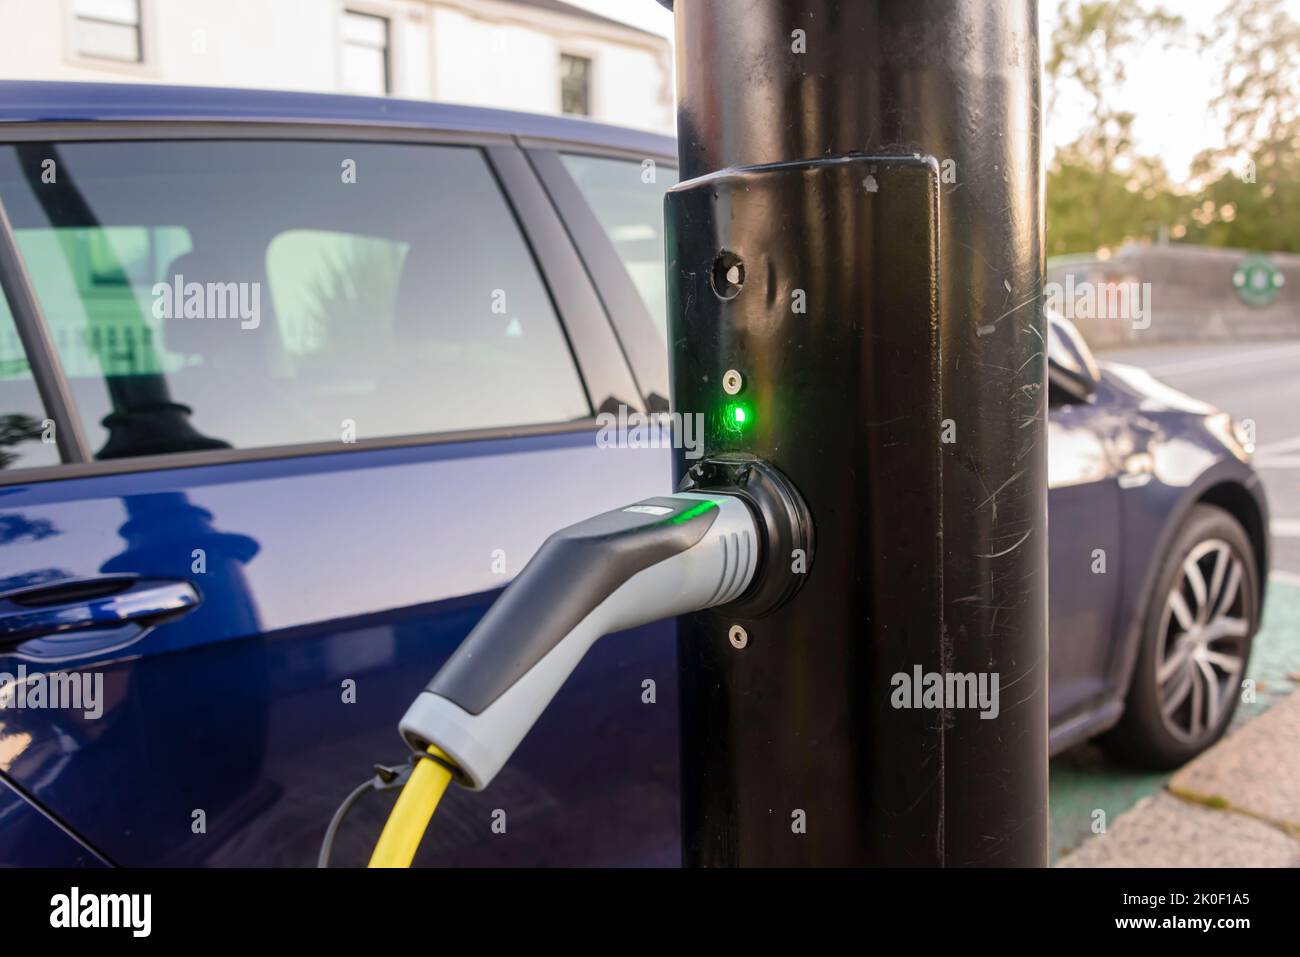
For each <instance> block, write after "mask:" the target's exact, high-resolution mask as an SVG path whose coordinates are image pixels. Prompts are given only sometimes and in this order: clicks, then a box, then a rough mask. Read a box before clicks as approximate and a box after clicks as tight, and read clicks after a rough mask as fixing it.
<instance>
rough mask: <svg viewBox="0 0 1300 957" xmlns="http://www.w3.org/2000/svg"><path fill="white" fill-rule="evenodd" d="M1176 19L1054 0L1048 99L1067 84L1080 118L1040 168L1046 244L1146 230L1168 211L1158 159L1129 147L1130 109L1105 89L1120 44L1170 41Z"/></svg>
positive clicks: (1171, 208)
mask: <svg viewBox="0 0 1300 957" xmlns="http://www.w3.org/2000/svg"><path fill="white" fill-rule="evenodd" d="M1184 27H1185V24H1184V21H1183V19H1182V18H1181V17H1179V16H1175V15H1173V14H1170V13H1167V12H1165V11H1164V10H1163V9H1160V8H1146V7H1143V6H1141V5H1139V4H1137V3H1134V2H1126V0H1061V3H1060V6H1059V8H1058V23H1057V26H1056V28H1055V29H1054V30H1053V31H1052V37H1051V48H1050V53H1049V56H1048V59H1047V62H1046V63H1045V69H1046V73H1047V82H1048V109H1049V110H1050V111H1052V112H1055V111H1056V110H1057V109H1058V107H1059V105H1060V103H1061V100H1062V99H1063V96H1064V95H1065V93H1066V91H1069V92H1070V93H1072V94H1074V95H1075V96H1077V97H1078V98H1079V99H1081V100H1082V102H1083V104H1084V106H1085V109H1086V110H1087V113H1088V115H1089V118H1090V122H1089V125H1088V127H1087V128H1086V129H1085V130H1084V131H1083V133H1081V134H1080V136H1079V137H1078V138H1077V139H1076V140H1075V141H1074V142H1073V143H1071V144H1070V145H1069V146H1067V147H1064V148H1063V149H1061V150H1059V151H1058V152H1057V154H1056V156H1055V157H1054V158H1053V160H1052V163H1051V165H1050V167H1049V168H1048V170H1047V250H1048V253H1049V254H1061V253H1069V252H1084V251H1092V250H1095V249H1097V248H1099V247H1102V246H1118V245H1120V244H1122V243H1124V242H1126V241H1130V240H1133V239H1136V238H1138V237H1143V236H1145V237H1150V238H1154V237H1155V236H1157V235H1159V234H1160V232H1161V231H1162V230H1163V229H1164V228H1165V226H1166V225H1167V224H1168V223H1169V222H1170V221H1171V220H1172V219H1173V218H1175V217H1176V216H1177V214H1178V210H1179V205H1178V202H1177V199H1176V194H1175V192H1174V189H1173V186H1172V184H1171V183H1170V181H1169V176H1168V173H1167V172H1166V171H1165V169H1164V165H1163V164H1162V163H1161V162H1160V161H1159V159H1157V158H1155V157H1149V156H1141V155H1139V154H1138V153H1137V151H1136V149H1135V147H1134V145H1133V136H1132V128H1133V119H1134V117H1133V114H1132V113H1129V112H1126V111H1123V110H1119V109H1117V108H1116V107H1115V106H1114V103H1113V92H1114V91H1115V90H1117V89H1118V88H1119V87H1120V86H1121V85H1122V84H1123V83H1124V80H1125V75H1126V74H1125V67H1124V53H1125V52H1127V51H1128V50H1131V49H1134V48H1137V47H1140V46H1141V45H1142V44H1144V43H1149V42H1151V41H1152V40H1153V39H1154V40H1156V41H1158V42H1163V43H1166V44H1168V43H1171V42H1174V41H1175V40H1177V39H1179V38H1180V37H1181V35H1182V31H1183V29H1184Z"/></svg>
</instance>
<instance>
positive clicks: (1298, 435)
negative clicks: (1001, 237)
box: [1098, 341, 1300, 585]
mask: <svg viewBox="0 0 1300 957" xmlns="http://www.w3.org/2000/svg"><path fill="white" fill-rule="evenodd" d="M1098 358H1099V359H1106V360H1112V361H1115V362H1124V363H1127V364H1129V365H1135V366H1140V367H1141V368H1143V369H1145V370H1147V371H1148V372H1150V373H1151V374H1152V375H1153V376H1155V377H1156V378H1157V379H1160V380H1161V381H1162V382H1164V383H1166V384H1167V385H1171V386H1173V387H1174V388H1175V389H1178V390H1179V391H1180V392H1185V393H1187V394H1188V395H1190V396H1193V397H1194V398H1197V399H1201V400H1202V401H1204V402H1209V403H1210V404H1211V405H1215V406H1218V407H1219V408H1220V409H1223V410H1224V411H1225V412H1230V413H1232V415H1233V416H1234V417H1235V418H1237V419H1239V420H1241V419H1252V420H1254V422H1255V468H1257V469H1258V470H1259V473H1260V475H1261V476H1262V477H1263V479H1264V487H1265V488H1266V490H1267V491H1268V501H1269V509H1270V510H1271V512H1272V522H1271V525H1272V532H1273V561H1272V565H1273V570H1274V572H1275V574H1276V577H1277V578H1278V579H1279V580H1281V581H1285V582H1288V583H1289V584H1296V585H1300V342H1293V341H1289V342H1248V343H1232V344H1223V343H1219V344H1215V345H1199V344H1198V345H1188V346H1149V347H1147V348H1145V349H1131V350H1123V351H1113V352H1105V353H1100V354H1099V355H1098Z"/></svg>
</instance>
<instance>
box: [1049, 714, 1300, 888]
mask: <svg viewBox="0 0 1300 957" xmlns="http://www.w3.org/2000/svg"><path fill="white" fill-rule="evenodd" d="M1058 866H1060V867H1300V692H1294V693H1292V694H1291V695H1289V696H1288V697H1287V698H1286V699H1285V700H1283V701H1282V702H1280V703H1278V704H1277V705H1275V706H1274V707H1273V708H1271V709H1270V710H1269V711H1268V713H1267V714H1265V715H1263V716H1262V717H1259V718H1257V719H1256V720H1254V721H1251V722H1249V723H1248V724H1246V725H1245V726H1244V727H1241V728H1239V729H1238V730H1237V731H1235V732H1233V733H1232V734H1230V735H1228V736H1227V737H1226V738H1224V739H1223V740H1222V741H1220V742H1219V743H1218V744H1216V745H1215V746H1214V747H1212V748H1210V750H1208V751H1206V752H1205V753H1204V754H1202V755H1201V756H1200V757H1198V758H1196V759H1195V760H1194V761H1192V762H1191V763H1190V764H1188V765H1186V766H1185V767H1184V768H1183V769H1182V770H1180V771H1179V772H1178V773H1177V774H1175V775H1174V776H1173V778H1172V780H1170V782H1169V784H1168V785H1167V787H1166V788H1165V789H1164V790H1162V791H1159V792H1157V793H1155V794H1153V795H1151V796H1149V797H1146V798H1143V799H1142V800H1141V801H1139V802H1138V803H1137V804H1136V805H1134V806H1133V808H1132V809H1130V810H1128V811H1126V812H1125V813H1123V814H1121V815H1120V816H1119V817H1118V818H1117V819H1116V820H1115V821H1114V822H1113V823H1112V824H1110V826H1109V827H1107V828H1106V831H1105V832H1104V833H1102V834H1100V835H1098V836H1096V837H1094V838H1092V839H1090V840H1088V841H1087V842H1085V843H1084V844H1083V846H1081V847H1080V848H1079V849H1078V850H1076V851H1074V852H1072V853H1070V854H1067V855H1066V856H1065V857H1064V858H1063V859H1062V860H1061V862H1060V864H1059V865H1058Z"/></svg>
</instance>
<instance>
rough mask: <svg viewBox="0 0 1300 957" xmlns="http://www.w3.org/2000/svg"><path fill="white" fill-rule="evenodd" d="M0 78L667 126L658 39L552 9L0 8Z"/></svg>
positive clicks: (414, 0)
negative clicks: (487, 109)
mask: <svg viewBox="0 0 1300 957" xmlns="http://www.w3.org/2000/svg"><path fill="white" fill-rule="evenodd" d="M646 2H649V0H646ZM0 79H23V80H87V81H100V82H142V83H170V84H182V85H200V86H240V87H259V88H269V89H283V90H309V91H316V92H356V93H365V94H372V95H384V94H388V95H392V96H400V97H412V98H417V99H428V100H441V101H444V102H451V103H467V104H473V105H477V106H496V107H503V108H506V109H515V110H527V111H530V112H535V113H572V114H579V115H584V116H590V117H591V118H593V119H596V120H602V121H604V122H609V123H618V124H621V125H624V126H634V127H640V128H643V129H652V130H658V131H662V132H668V133H671V132H673V130H674V113H673V85H672V84H673V70H672V52H671V49H670V47H669V43H668V41H667V40H666V39H665V38H664V37H662V36H660V35H658V34H655V33H650V32H647V31H643V30H639V29H637V28H634V27H631V26H627V25H625V24H622V23H619V22H617V21H614V20H611V19H607V18H605V17H602V16H599V15H597V14H595V13H590V12H588V11H586V10H583V9H580V8H578V7H575V6H571V5H569V4H566V3H564V2H562V0H0Z"/></svg>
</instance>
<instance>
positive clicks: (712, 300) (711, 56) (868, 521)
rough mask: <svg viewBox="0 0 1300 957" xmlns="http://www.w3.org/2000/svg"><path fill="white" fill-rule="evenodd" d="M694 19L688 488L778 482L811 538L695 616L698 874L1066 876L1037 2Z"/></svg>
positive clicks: (890, 1) (675, 330)
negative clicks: (738, 602) (982, 872)
mask: <svg viewBox="0 0 1300 957" xmlns="http://www.w3.org/2000/svg"><path fill="white" fill-rule="evenodd" d="M670 5H671V4H670ZM675 6H676V10H675V17H676V37H677V62H678V66H677V70H678V97H679V107H678V135H679V151H680V158H681V177H682V183H681V184H680V185H679V186H677V187H675V188H674V189H673V190H672V191H671V192H670V194H669V198H668V201H667V218H668V259H669V264H668V280H669V324H670V326H669V328H670V342H671V358H672V368H673V402H674V409H675V410H677V411H679V412H682V413H685V414H692V413H696V412H699V413H702V414H704V415H705V417H706V433H705V434H706V441H705V452H706V456H707V459H706V461H704V462H695V461H692V460H690V459H687V458H686V457H685V456H684V454H683V453H680V452H679V453H678V459H677V463H676V467H677V474H678V478H679V479H681V480H682V481H683V483H684V484H686V485H692V484H695V485H699V484H701V483H705V482H706V480H707V477H708V473H709V472H710V470H712V471H715V472H716V471H717V470H719V469H723V470H727V469H730V470H732V472H733V478H734V473H735V472H736V471H737V470H739V471H740V472H744V470H745V469H746V467H747V465H746V463H747V462H748V461H749V457H751V456H752V457H756V458H758V459H761V460H765V461H766V462H768V463H771V464H772V465H773V466H775V467H776V469H778V470H779V471H780V472H781V473H783V474H784V475H785V476H786V477H788V479H789V480H790V481H791V482H792V484H793V485H794V486H795V487H796V488H797V489H798V491H799V493H800V494H801V495H802V497H803V499H804V500H805V502H806V503H807V506H808V509H809V512H810V514H811V520H812V525H813V528H814V533H815V548H814V549H807V550H803V549H792V550H791V551H792V554H789V555H782V554H777V555H774V556H772V558H771V559H769V560H774V561H788V562H790V563H791V568H792V569H793V570H795V571H796V572H798V573H800V574H804V575H805V576H806V577H805V578H804V580H803V587H802V588H801V589H800V590H799V591H798V592H797V593H796V594H794V595H793V597H788V598H786V600H785V601H784V604H781V605H780V607H779V608H777V609H776V610H775V611H771V612H769V613H766V614H764V613H763V612H764V610H765V609H762V608H757V607H756V606H754V605H752V604H751V605H748V606H739V607H722V608H718V609H714V610H711V611H706V612H702V613H698V614H693V615H689V616H684V617H683V618H681V619H679V629H678V631H679V639H678V640H679V668H680V679H681V695H680V708H681V735H682V803H683V808H682V814H683V844H684V862H685V863H686V864H688V865H731V864H739V865H748V864H757V865H838V864H891V865H946V866H961V865H981V864H1012V865H1042V864H1045V863H1046V856H1047V841H1046V813H1047V618H1046V607H1047V572H1046V555H1047V509H1046V487H1047V481H1046V480H1047V475H1046V398H1047V397H1046V384H1045V372H1046V360H1045V345H1044V330H1043V323H1042V316H1041V309H1040V306H1039V298H1040V294H1041V287H1042V267H1043V260H1042V218H1041V206H1042V203H1041V194H1042V175H1041V170H1040V158H1039V139H1040V131H1039V129H1040V123H1039V99H1040V94H1039V53H1038V39H1037V8H1036V3H1035V2H1034V0H1007V2H1003V3H996V4H989V3H986V2H977V0H677V2H676V5H675ZM814 551H815V553H813V552H814ZM742 635H743V640H742V639H741V638H739V637H738V636H742Z"/></svg>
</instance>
